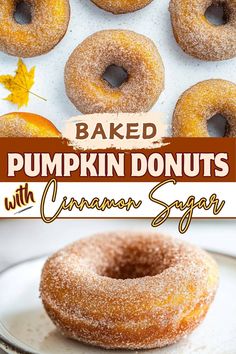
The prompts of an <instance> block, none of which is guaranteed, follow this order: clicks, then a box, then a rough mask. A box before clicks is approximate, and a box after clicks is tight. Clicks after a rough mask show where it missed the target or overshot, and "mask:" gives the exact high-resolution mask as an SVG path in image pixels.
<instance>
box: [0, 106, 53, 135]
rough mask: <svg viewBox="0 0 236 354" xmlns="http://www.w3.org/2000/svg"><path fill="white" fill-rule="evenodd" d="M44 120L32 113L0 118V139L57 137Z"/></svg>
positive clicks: (8, 115) (50, 124)
mask: <svg viewBox="0 0 236 354" xmlns="http://www.w3.org/2000/svg"><path fill="white" fill-rule="evenodd" d="M59 136H60V132H59V131H58V130H57V128H56V127H55V126H54V125H53V124H52V123H51V122H50V121H49V120H48V119H46V118H43V117H41V116H39V115H37V114H33V113H22V112H16V113H9V114H6V115H4V116H1V117H0V137H24V138H25V137H28V138H29V137H59Z"/></svg>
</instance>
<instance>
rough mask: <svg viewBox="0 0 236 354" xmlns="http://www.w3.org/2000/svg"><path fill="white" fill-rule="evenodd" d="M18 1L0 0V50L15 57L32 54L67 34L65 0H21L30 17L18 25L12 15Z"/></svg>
mask: <svg viewBox="0 0 236 354" xmlns="http://www.w3.org/2000/svg"><path fill="white" fill-rule="evenodd" d="M20 2H21V1H20V0H0V50H1V51H3V52H6V53H8V54H10V55H14V56H17V57H24V58H28V57H34V56H38V55H41V54H44V53H47V52H49V51H50V50H51V49H53V48H54V47H55V46H56V45H57V44H58V43H59V42H60V40H61V39H62V38H63V36H64V35H65V33H66V30H67V27H68V23H69V18H70V5H69V1H68V0H53V1H52V0H24V2H25V3H26V4H28V5H29V6H30V8H31V16H32V20H31V22H30V23H29V24H20V23H17V21H16V20H15V18H14V14H15V11H16V6H17V4H19V3H20Z"/></svg>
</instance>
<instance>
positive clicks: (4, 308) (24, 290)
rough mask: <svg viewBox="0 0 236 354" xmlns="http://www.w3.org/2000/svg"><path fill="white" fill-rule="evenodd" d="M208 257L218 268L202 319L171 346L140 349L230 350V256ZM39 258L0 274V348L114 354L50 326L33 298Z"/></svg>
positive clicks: (234, 274)
mask: <svg viewBox="0 0 236 354" xmlns="http://www.w3.org/2000/svg"><path fill="white" fill-rule="evenodd" d="M214 257H215V258H216V260H217V262H218V264H219V267H220V273H221V281H220V288H219V291H218V293H217V296H216V299H215V302H214V304H213V306H212V307H211V309H210V311H209V313H208V315H207V317H206V319H205V321H204V323H203V324H202V325H201V326H200V327H199V328H198V329H197V330H195V331H194V333H193V334H192V335H190V336H189V337H187V338H186V339H184V340H182V341H181V342H179V343H177V344H176V345H173V346H170V347H166V348H164V349H161V350H160V349H159V350H158V349H156V350H150V351H146V353H148V354H177V353H178V354H200V353H201V354H202V353H204V354H213V353H214V354H235V353H236V335H235V333H236V316H235V314H236V301H235V299H236V281H235V279H236V258H233V257H229V256H224V255H220V254H214ZM45 259H46V258H40V259H36V260H30V261H26V262H24V263H20V264H18V265H15V266H13V267H11V268H8V269H7V270H5V271H4V272H3V273H1V275H0V289H1V292H0V347H1V348H3V349H5V350H7V352H8V353H40V354H65V353H68V354H75V353H76V354H85V353H86V354H102V353H106V354H107V353H114V351H106V350H102V349H98V348H94V347H90V346H86V345H83V344H80V343H78V342H76V341H72V340H68V339H66V338H64V337H62V336H61V335H60V334H59V333H58V331H57V330H56V329H55V327H54V325H53V324H52V323H51V321H50V320H49V318H48V317H47V315H46V313H45V312H44V309H43V307H42V304H41V301H40V299H39V291H38V287H39V280H40V273H41V269H42V266H43V264H44V262H45ZM115 353H117V354H123V353H127V352H125V351H115ZM142 353H144V352H143V351H142Z"/></svg>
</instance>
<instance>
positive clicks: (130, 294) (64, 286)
mask: <svg viewBox="0 0 236 354" xmlns="http://www.w3.org/2000/svg"><path fill="white" fill-rule="evenodd" d="M217 286H218V270H217V266H216V263H215V261H214V260H213V259H212V257H211V256H210V255H208V254H207V253H205V252H204V251H202V250H200V249H198V248H197V247H195V246H192V245H189V244H187V243H184V242H182V241H179V240H175V239H172V238H171V237H169V236H163V235H160V234H146V233H141V232H140V233H130V232H121V233H112V234H101V235H97V236H93V237H91V238H88V239H85V240H80V241H77V242H75V243H74V244H72V245H70V246H68V247H66V248H65V249H63V250H61V251H59V252H57V253H56V254H54V255H53V256H52V257H50V258H49V259H48V260H47V262H46V264H45V265H44V268H43V271H42V278H41V286H40V291H41V298H42V301H43V304H44V307H45V309H46V311H47V313H48V315H49V316H50V318H51V319H52V321H53V322H54V324H55V325H56V326H57V327H58V328H59V330H60V331H61V332H62V334H64V335H65V336H66V337H69V338H72V339H76V340H79V341H82V342H84V343H87V344H92V345H95V346H100V347H104V348H107V349H117V348H123V349H149V348H156V347H163V346H166V345H169V344H172V343H175V342H177V341H178V340H180V339H181V338H182V337H183V336H185V335H187V334H189V333H190V332H192V331H193V330H194V329H195V328H196V327H197V326H198V325H199V324H200V322H201V321H202V320H203V319H204V317H205V315H206V313H207V311H208V308H209V306H210V304H211V303H212V301H213V299H214V296H215V293H216V289H217Z"/></svg>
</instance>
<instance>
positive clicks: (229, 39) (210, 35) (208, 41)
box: [170, 0, 236, 60]
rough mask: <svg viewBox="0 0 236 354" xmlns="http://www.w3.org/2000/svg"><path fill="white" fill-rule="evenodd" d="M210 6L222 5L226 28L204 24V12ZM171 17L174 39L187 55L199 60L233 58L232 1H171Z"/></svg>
mask: <svg viewBox="0 0 236 354" xmlns="http://www.w3.org/2000/svg"><path fill="white" fill-rule="evenodd" d="M212 4H215V5H223V7H224V12H225V19H226V24H224V25H222V26H216V25H214V24H212V23H210V22H209V21H208V20H207V18H206V17H205V12H206V10H207V9H208V7H209V6H211V5H212ZM170 13H171V20H172V26H173V31H174V35H175V39H176V41H177V43H178V44H179V45H180V46H181V47H182V49H183V50H184V51H185V52H186V53H188V54H190V55H192V56H193V57H196V58H199V59H202V60H225V59H230V58H233V57H235V56H236V1H235V0H181V1H180V0H171V2H170Z"/></svg>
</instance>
